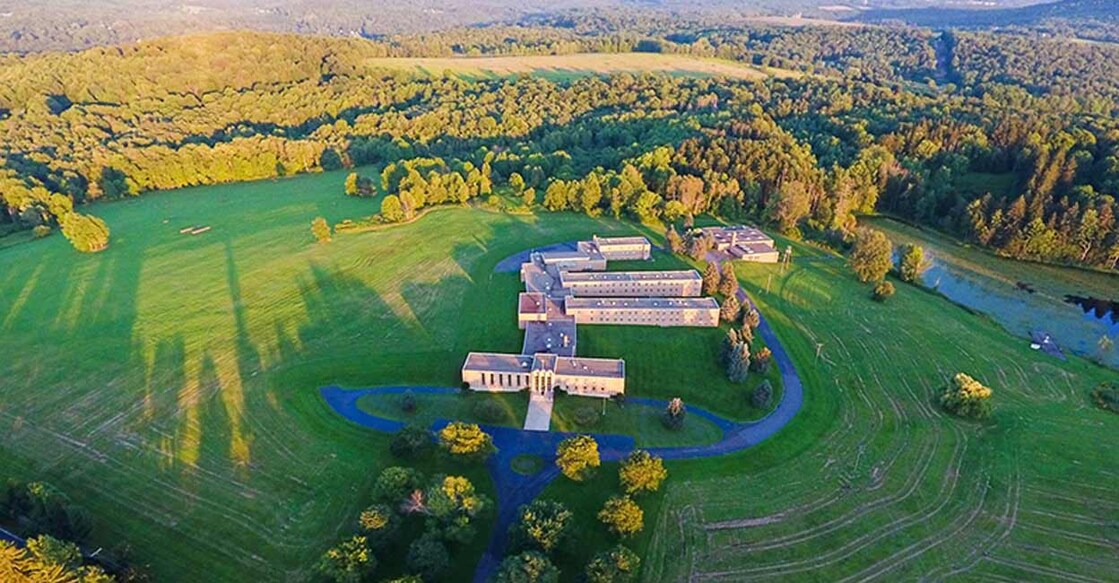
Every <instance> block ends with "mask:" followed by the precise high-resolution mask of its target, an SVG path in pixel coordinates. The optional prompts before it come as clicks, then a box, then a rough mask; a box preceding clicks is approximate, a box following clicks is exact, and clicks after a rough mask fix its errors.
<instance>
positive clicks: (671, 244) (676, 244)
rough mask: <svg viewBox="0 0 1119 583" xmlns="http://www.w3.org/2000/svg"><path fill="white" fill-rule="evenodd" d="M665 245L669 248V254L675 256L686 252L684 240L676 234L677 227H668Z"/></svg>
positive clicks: (665, 234)
mask: <svg viewBox="0 0 1119 583" xmlns="http://www.w3.org/2000/svg"><path fill="white" fill-rule="evenodd" d="M664 243H665V246H667V247H668V252H669V253H671V254H673V255H679V254H681V253H683V252H684V239H683V238H682V237H680V233H677V232H676V227H674V226H672V225H671V224H669V225H668V230H667V231H665V233H664Z"/></svg>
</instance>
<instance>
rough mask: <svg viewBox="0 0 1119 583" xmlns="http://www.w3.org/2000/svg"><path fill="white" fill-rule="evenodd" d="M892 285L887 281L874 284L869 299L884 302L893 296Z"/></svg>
mask: <svg viewBox="0 0 1119 583" xmlns="http://www.w3.org/2000/svg"><path fill="white" fill-rule="evenodd" d="M894 291H895V290H894V284H892V283H890V282H888V281H880V282H878V283H876V284H874V291H873V292H871V297H873V298H874V301H876V302H884V301H886V300H887V299H889V298H890V297H891V296H893V295H894Z"/></svg>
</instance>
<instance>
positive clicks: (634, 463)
mask: <svg viewBox="0 0 1119 583" xmlns="http://www.w3.org/2000/svg"><path fill="white" fill-rule="evenodd" d="M618 478H619V479H620V480H621V482H622V488H623V489H624V490H625V492H626V494H629V495H631V496H632V495H634V494H640V493H642V492H656V491H657V490H659V489H660V487H661V483H663V482H664V481H665V479H667V478H668V470H666V469H665V468H664V462H663V461H662V460H661V458H659V457H655V456H652V455H650V454H649V452H647V451H645V450H642V449H638V450H634V451H633V453H631V454H629V457H627V458H626V460H625V461H624V462H622V465H621V466H620V467H619V468H618Z"/></svg>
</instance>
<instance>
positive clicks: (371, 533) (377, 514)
mask: <svg viewBox="0 0 1119 583" xmlns="http://www.w3.org/2000/svg"><path fill="white" fill-rule="evenodd" d="M358 526H360V527H361V531H362V532H363V533H365V537H366V542H367V543H368V544H369V546H370V547H372V548H378V547H383V546H385V545H386V544H388V543H389V542H391V541H392V539H393V537H394V536H396V531H397V529H399V528H400V515H399V514H397V513H396V510H394V509H393V508H391V507H389V506H388V505H387V504H374V505H372V506H370V507H368V508H366V509H365V510H362V511H361V515H360V516H358Z"/></svg>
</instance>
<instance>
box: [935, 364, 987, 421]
mask: <svg viewBox="0 0 1119 583" xmlns="http://www.w3.org/2000/svg"><path fill="white" fill-rule="evenodd" d="M992 394H993V391H991V389H990V388H989V387H986V386H984V385H983V384H982V383H980V382H979V381H977V380H975V379H974V378H972V377H970V376H968V375H966V374H964V373H962V372H961V373H958V374H956V376H954V377H952V382H951V383H950V384H949V385H948V387H947V388H946V389H945V390H944V394H942V395H941V396H940V404H941V405H942V406H943V407H944V408H945V409H947V410H948V411H949V412H951V413H955V414H956V415H959V416H961V417H970V418H972V419H986V418H988V417H990V416H991V395H992Z"/></svg>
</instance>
